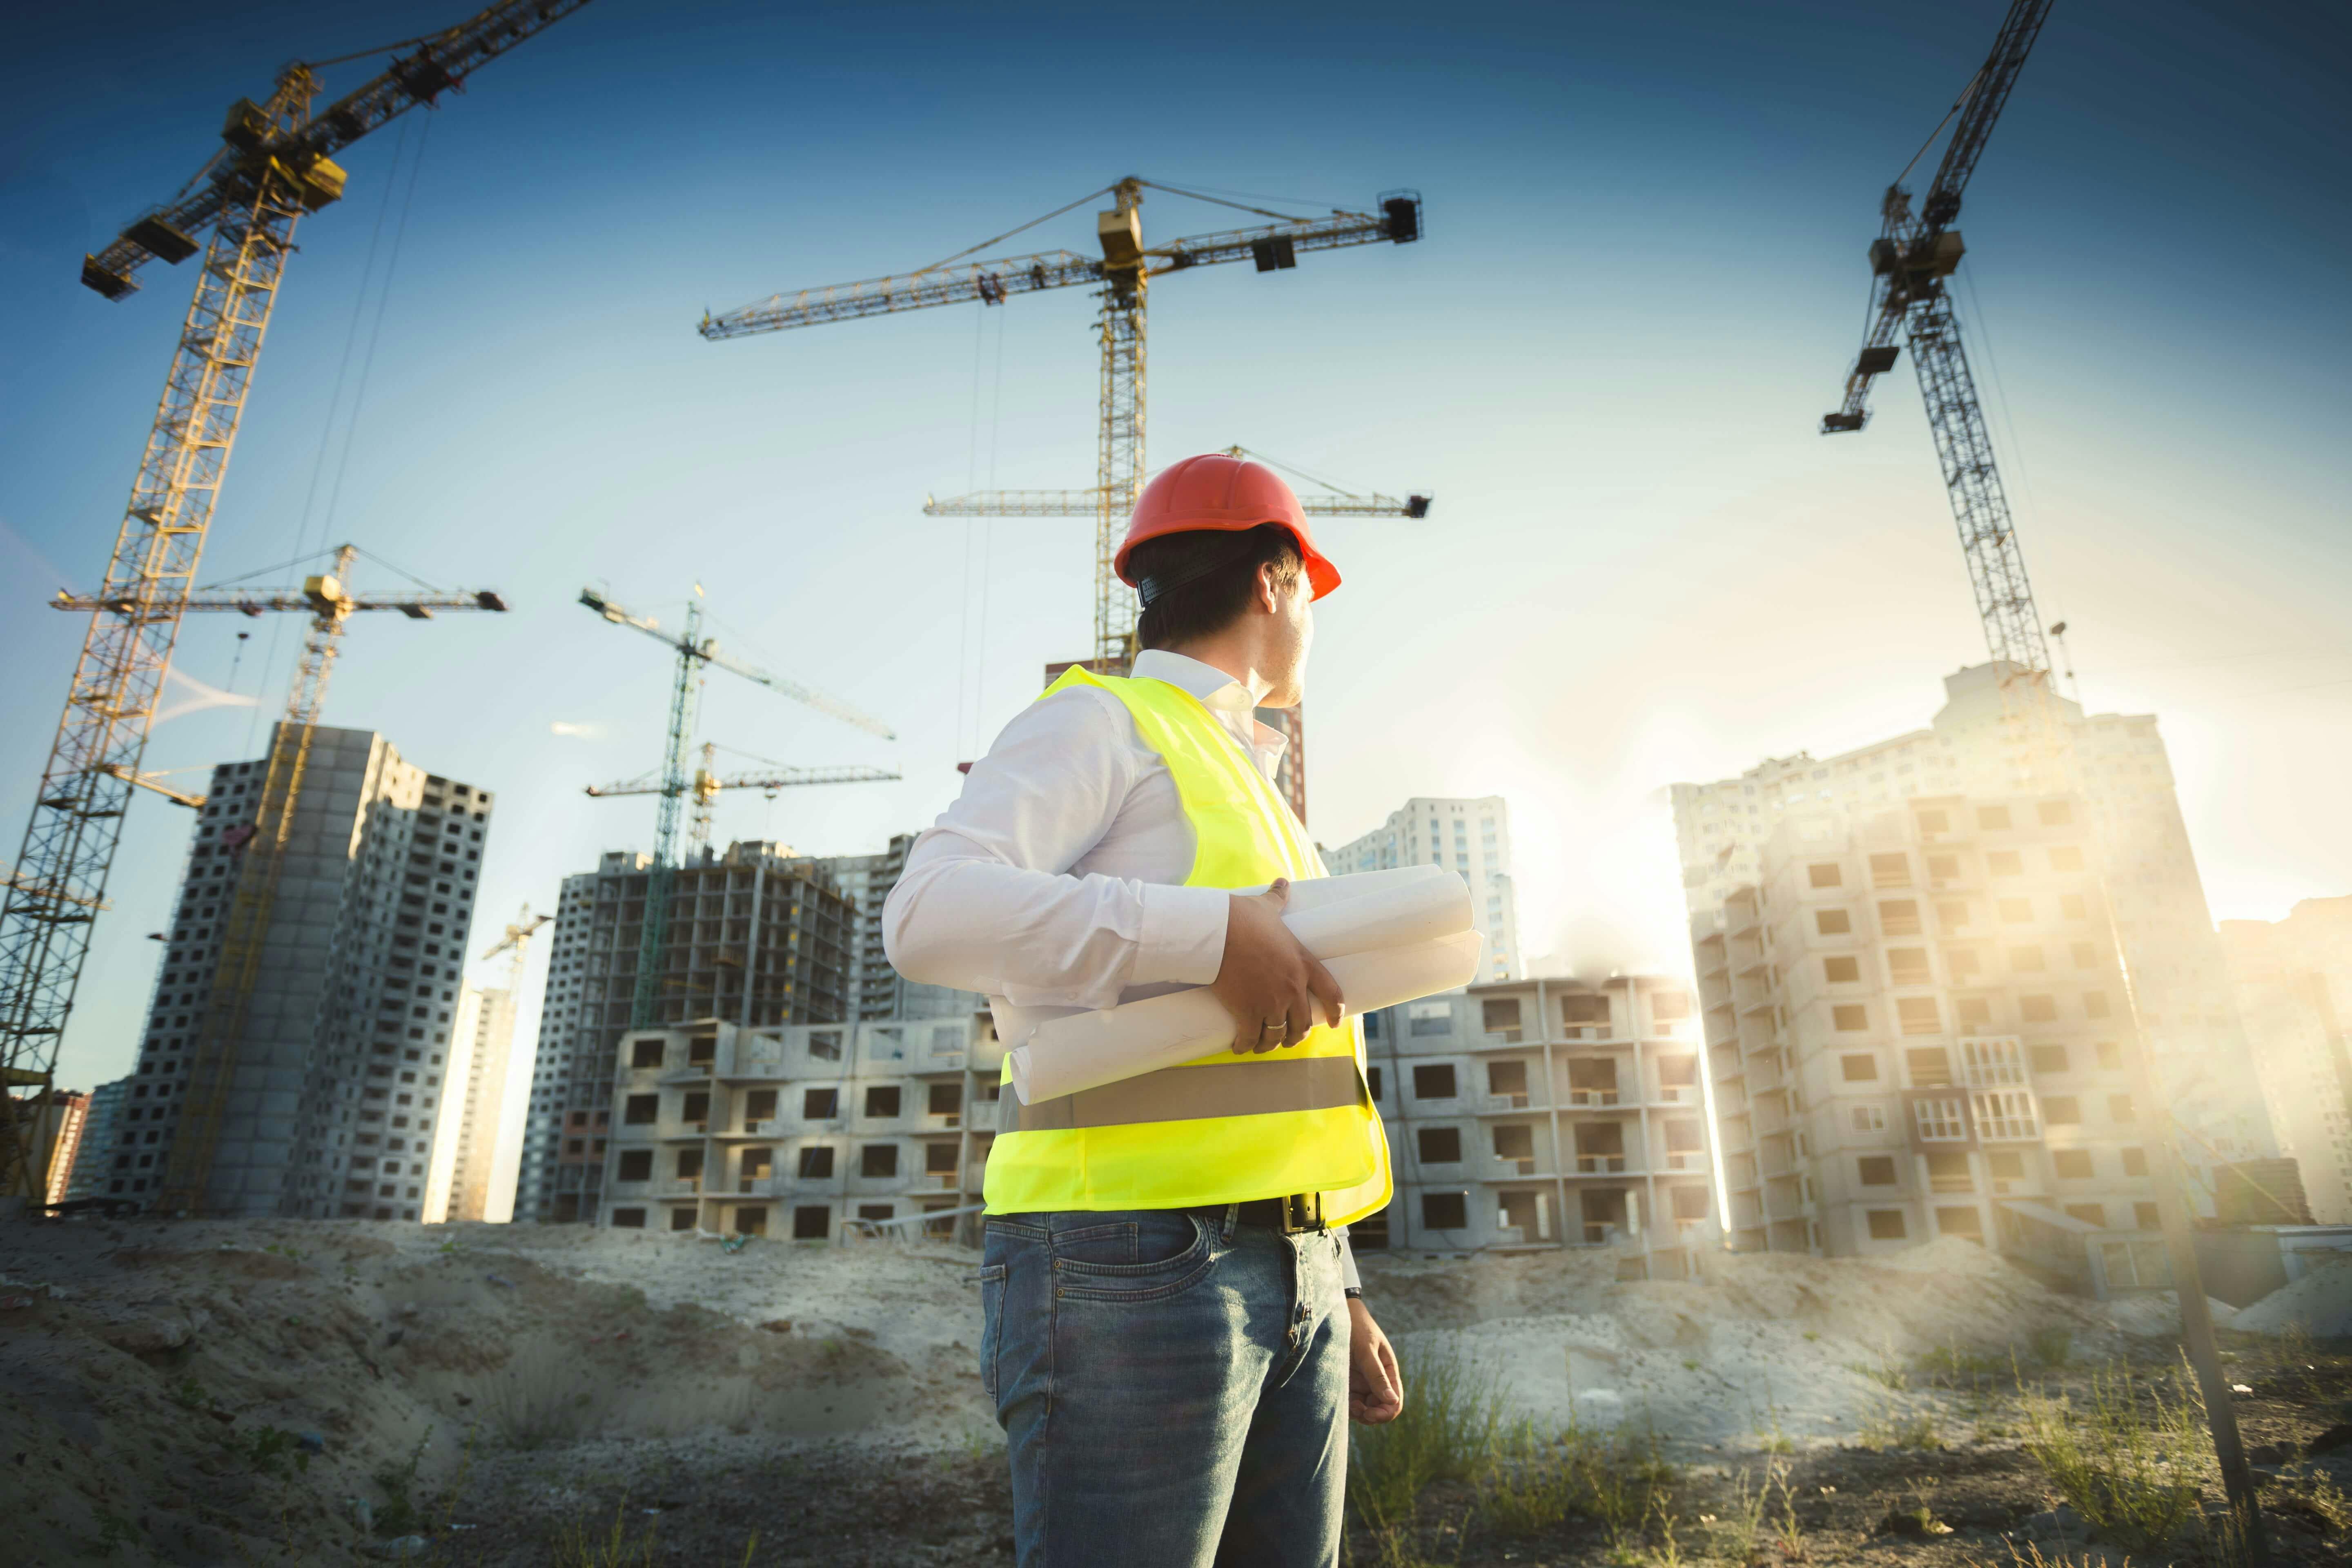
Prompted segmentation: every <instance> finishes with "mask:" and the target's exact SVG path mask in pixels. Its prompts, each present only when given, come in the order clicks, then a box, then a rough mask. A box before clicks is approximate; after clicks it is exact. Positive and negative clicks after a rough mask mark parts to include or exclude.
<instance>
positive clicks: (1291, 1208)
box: [1276, 1193, 1323, 1236]
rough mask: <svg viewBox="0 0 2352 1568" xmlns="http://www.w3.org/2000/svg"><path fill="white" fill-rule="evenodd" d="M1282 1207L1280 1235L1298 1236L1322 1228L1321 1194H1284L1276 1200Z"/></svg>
mask: <svg viewBox="0 0 2352 1568" xmlns="http://www.w3.org/2000/svg"><path fill="white" fill-rule="evenodd" d="M1276 1202H1278V1203H1280V1204H1281V1205H1282V1234H1283V1235H1285V1236H1298V1235H1301V1234H1303V1233H1305V1232H1307V1231H1314V1230H1321V1229H1322V1228H1323V1194H1320V1193H1285V1194H1283V1195H1282V1196H1281V1197H1280V1198H1278V1199H1277V1200H1276Z"/></svg>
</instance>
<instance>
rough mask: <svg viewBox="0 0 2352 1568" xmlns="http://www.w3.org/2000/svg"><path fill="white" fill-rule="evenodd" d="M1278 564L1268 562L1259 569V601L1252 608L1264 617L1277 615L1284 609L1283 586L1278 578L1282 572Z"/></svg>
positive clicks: (1260, 565)
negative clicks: (1277, 575)
mask: <svg viewBox="0 0 2352 1568" xmlns="http://www.w3.org/2000/svg"><path fill="white" fill-rule="evenodd" d="M1281 569H1282V568H1281V564H1280V563H1278V562H1273V561H1267V562H1263V563H1260V564H1259V566H1258V569H1257V601H1256V603H1255V605H1252V606H1251V607H1252V608H1253V609H1255V610H1256V611H1257V613H1258V614H1260V615H1262V616H1272V615H1277V614H1279V613H1280V612H1281V609H1282V584H1281V582H1280V581H1279V580H1278V579H1277V577H1276V573H1278V572H1279V571H1281Z"/></svg>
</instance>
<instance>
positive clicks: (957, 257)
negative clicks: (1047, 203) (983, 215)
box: [912, 185, 1118, 278]
mask: <svg viewBox="0 0 2352 1568" xmlns="http://www.w3.org/2000/svg"><path fill="white" fill-rule="evenodd" d="M1117 189H1118V186H1116V185H1105V186H1103V187H1102V188H1101V189H1100V190H1097V191H1088V192H1087V194H1086V195H1082V196H1080V197H1079V198H1078V199H1077V200H1076V201H1074V202H1072V203H1070V204H1069V205H1068V206H1058V207H1055V209H1054V210H1053V211H1052V212H1049V213H1047V214H1046V215H1045V216H1044V217H1034V218H1031V219H1030V220H1029V221H1028V222H1027V223H1024V224H1023V225H1022V226H1020V227H1019V228H1008V229H1006V230H1005V231H1004V232H1003V234H1000V235H998V236H997V237H995V238H994V239H983V240H982V241H981V242H980V243H979V244H978V245H972V246H966V247H964V248H963V249H961V250H959V251H957V252H956V253H955V254H954V255H953V256H950V257H949V258H946V260H943V261H934V262H932V263H931V264H930V265H929V267H919V268H915V270H914V273H913V274H912V275H913V276H914V277H917V278H920V277H921V276H922V275H923V274H924V273H926V272H937V271H938V270H939V269H940V268H942V267H945V266H947V265H948V264H949V263H950V262H955V261H961V260H962V259H963V258H965V257H967V256H970V255H971V254H972V253H973V252H974V251H979V250H986V249H987V248H988V247H990V246H992V245H1001V244H1003V242H1004V241H1006V240H1008V239H1011V238H1012V237H1013V236H1014V235H1016V234H1024V233H1026V232H1028V231H1029V230H1030V229H1033V228H1035V227H1036V226H1038V225H1039V224H1041V223H1049V222H1051V221H1052V220H1053V219H1055V218H1057V217H1060V216H1062V215H1063V214H1064V213H1066V212H1068V211H1069V210H1070V209H1071V208H1072V207H1082V206H1084V205H1087V203H1088V202H1090V201H1092V200H1094V199H1095V198H1096V197H1097V196H1104V195H1109V194H1110V193H1111V192H1113V191H1115V190H1117Z"/></svg>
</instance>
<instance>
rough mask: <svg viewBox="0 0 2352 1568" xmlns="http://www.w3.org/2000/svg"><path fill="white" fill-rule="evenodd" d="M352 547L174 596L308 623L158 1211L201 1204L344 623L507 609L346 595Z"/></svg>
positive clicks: (142, 779) (139, 782) (424, 597)
mask: <svg viewBox="0 0 2352 1568" xmlns="http://www.w3.org/2000/svg"><path fill="white" fill-rule="evenodd" d="M358 555H359V546H357V545H355V544H346V545H343V546H342V547H341V548H340V549H338V550H337V551H336V552H335V561H334V570H333V571H331V572H325V573H321V574H318V575H316V576H313V577H309V578H306V579H304V581H303V584H302V586H301V587H300V588H299V589H296V588H256V589H226V588H223V589H205V590H199V591H195V592H192V593H188V594H185V595H183V596H182V598H181V600H180V603H179V606H178V609H179V612H180V613H182V614H185V613H188V612H191V611H195V612H205V611H234V612H236V613H237V614H239V615H246V616H263V615H268V614H269V613H270V612H271V611H288V610H290V611H294V612H297V613H299V614H303V615H308V616H310V627H309V629H308V630H307V632H306V633H305V634H304V636H303V638H302V657H301V659H300V662H299V663H298V664H297V665H296V666H295V670H294V685H293V689H291V690H290V691H289V692H288V693H287V697H286V716H285V718H284V719H283V720H281V721H279V722H278V725H277V727H276V729H275V730H274V731H272V732H271V736H270V742H269V762H268V767H267V769H266V770H265V772H264V773H263V775H262V784H261V797H260V800H259V801H258V803H257V805H256V806H255V808H254V819H253V831H252V834H251V836H250V837H247V838H246V839H245V841H244V844H243V847H242V848H241V850H240V854H239V859H238V863H237V872H236V891H235V893H234V894H233V895H232V896H231V898H230V900H229V907H228V917H227V920H226V923H225V924H224V926H223V927H222V931H221V944H220V962H219V963H218V965H217V966H216V967H215V970H214V973H213V984H212V989H211V992H210V994H209V995H208V996H207V999H206V1001H205V1010H204V1014H203V1016H202V1017H201V1018H200V1019H199V1021H198V1024H197V1027H196V1037H195V1039H194V1043H193V1044H192V1046H191V1047H190V1052H191V1054H190V1057H189V1059H188V1091H187V1097H186V1099H185V1100H184V1102H183V1108H182V1110H181V1113H180V1120H179V1124H178V1125H177V1126H176V1127H175V1128H174V1129H173V1134H172V1151H171V1156H170V1158H169V1159H168V1160H166V1161H165V1163H164V1171H163V1184H162V1189H161V1191H160V1192H159V1194H157V1196H156V1200H155V1212H156V1213H158V1214H164V1215H177V1214H194V1213H195V1212H197V1211H198V1210H199V1209H200V1208H201V1207H202V1206H203V1202H204V1193H205V1181H206V1179H207V1178H208V1176H209V1175H210V1173H211V1171H212V1159H213V1147H214V1143H215V1140H216V1139H217V1137H218V1135H219V1131H220V1121H221V1113H222V1112H223V1110H226V1107H227V1103H228V1090H229V1084H230V1082H231V1080H232V1079H234V1078H235V1077H236V1055H237V1044H238V1042H239V1041H240V1040H241V1039H242V1038H243V1037H244V1034H245V1023H246V1015H247V1010H248V1008H249V1007H250V1006H251V1004H252V1001H253V987H254V983H255V981H256V980H257V979H258V978H259V977H260V973H261V956H262V951H263V948H264V946H265V944H266V942H267V941H268V935H269V921H270V915H271V912H272V910H274V909H275V907H276V905H277V900H278V873H279V871H280V870H281V869H282V868H283V867H284V864H285V853H286V844H287V840H288V838H289V837H291V835H292V833H293V828H294V808H295V805H296V803H297V802H298V800H299V797H300V795H301V793H302V776H303V773H304V772H305V771H306V770H307V769H308V767H309V765H310V737H311V734H312V732H313V731H315V730H316V729H317V728H318V723H319V714H320V710H322V709H323V708H324V707H325V705H326V700H327V682H328V679H329V678H330V677H331V676H332V675H333V674H334V669H335V658H336V656H337V655H338V654H339V653H340V652H341V645H342V637H343V626H344V625H345V623H347V622H348V621H350V619H351V618H352V616H354V615H357V614H360V613H361V612H362V611H368V610H397V611H399V612H400V613H401V614H402V615H404V616H408V617H409V618H410V619H412V620H429V619H431V618H432V616H433V613H434V612H435V611H436V610H488V611H493V612H499V613H503V612H504V611H505V609H506V607H507V605H506V601H505V600H504V599H502V598H500V597H499V595H498V594H496V593H495V592H493V591H491V590H489V589H480V590H474V591H458V592H455V593H446V594H445V593H437V592H433V593H423V594H407V593H402V594H369V595H356V594H353V593H352V591H351V589H350V587H349V584H350V582H351V574H352V563H353V562H354V560H355V559H356V558H357V557H358ZM49 603H50V604H51V605H53V606H54V607H56V608H58V609H60V610H81V611H88V612H90V613H91V614H93V615H103V614H108V613H112V614H117V615H121V614H126V613H129V614H135V613H136V606H135V605H133V607H132V609H131V610H130V611H128V612H126V611H124V610H123V609H121V608H120V607H119V606H116V605H108V604H106V603H104V602H103V600H102V597H101V596H100V595H73V594H68V593H65V592H63V591H62V590H61V591H59V593H58V595H57V596H56V597H55V598H53V599H51V600H50V601H49ZM107 776H108V777H110V778H111V779H113V780H114V781H115V782H117V783H119V784H122V785H124V786H125V787H137V788H142V789H149V790H153V791H154V792H155V793H157V794H159V795H164V796H166V797H168V798H170V799H171V800H173V802H174V803H175V804H178V805H186V806H191V807H200V806H202V805H204V803H205V802H204V797H203V796H202V795H183V794H181V793H179V792H178V791H175V790H173V789H171V788H169V787H168V786H166V785H164V784H160V783H159V782H157V781H156V780H155V779H154V778H153V777H152V776H150V775H146V774H141V773H128V772H126V773H121V774H116V773H109V774H108V775H107Z"/></svg>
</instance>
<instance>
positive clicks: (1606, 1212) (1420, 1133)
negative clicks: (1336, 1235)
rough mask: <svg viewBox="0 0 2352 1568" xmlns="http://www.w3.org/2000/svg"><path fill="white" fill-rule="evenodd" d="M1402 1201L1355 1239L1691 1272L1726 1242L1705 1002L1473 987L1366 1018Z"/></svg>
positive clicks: (1631, 988) (1583, 987)
mask: <svg viewBox="0 0 2352 1568" xmlns="http://www.w3.org/2000/svg"><path fill="white" fill-rule="evenodd" d="M1364 1045H1365V1053H1366V1057H1367V1058H1368V1061H1369V1064H1370V1088H1371V1091H1372V1098H1373V1100H1374V1102H1375V1103H1376V1104H1377V1105H1378V1106H1379V1107H1380V1110H1381V1121H1382V1122H1383V1123H1384V1125H1385V1126H1386V1128H1387V1131H1388V1140H1389V1153H1390V1158H1391V1163H1392V1164H1393V1167H1394V1172H1395V1182H1396V1196H1395V1197H1394V1198H1393V1199H1392V1200H1391V1204H1390V1205H1389V1207H1388V1209H1387V1210H1386V1211H1384V1212H1383V1213H1381V1214H1380V1215H1374V1216H1372V1217H1371V1218H1370V1219H1368V1220H1360V1221H1358V1222H1357V1223H1356V1225H1355V1226H1354V1227H1353V1237H1354V1242H1355V1245H1356V1246H1357V1247H1360V1248H1365V1249H1378V1248H1381V1247H1393V1248H1398V1249H1412V1250H1427V1251H1432V1252H1459V1251H1473V1250H1484V1249H1511V1248H1541V1247H1609V1248H1613V1249H1615V1251H1616V1254H1617V1256H1618V1258H1619V1260H1620V1273H1621V1274H1622V1275H1623V1276H1624V1277H1627V1278H1633V1279H1641V1278H1651V1279H1679V1278H1683V1277H1685V1275H1687V1274H1688V1273H1689V1272H1690V1271H1691V1269H1692V1267H1693V1258H1694V1254H1695V1249H1697V1248H1701V1247H1707V1246H1711V1245H1717V1244H1719V1243H1718V1239H1717V1238H1718V1237H1719V1235H1720V1232H1719V1229H1718V1227H1717V1225H1716V1222H1715V1219H1714V1217H1713V1216H1714V1210H1715V1203H1714V1164H1713V1154H1712V1152H1711V1150H1710V1146H1709V1131H1708V1114H1707V1104H1706V1093H1707V1090H1706V1079H1705V1071H1704V1064H1703V1063H1702V1062H1701V1060H1700V1052H1701V1038H1700V1029H1699V1021H1698V1009H1697V1008H1696V1005H1694V1003H1693V1000H1692V996H1691V992H1690V989H1689V987H1688V985H1687V984H1685V983H1684V982H1681V981H1678V980H1668V979H1662V978H1658V977H1654V976H1648V975H1643V976H1622V977H1618V978H1615V979H1611V980H1608V981H1604V982H1601V983H1600V984H1584V983H1581V982H1579V981H1574V980H1554V979H1534V980H1519V981H1510V982H1503V983H1498V984H1481V985H1474V986H1471V987H1470V988H1469V989H1468V990H1467V991H1465V992H1462V993H1459V994H1451V995H1444V996H1433V997H1429V998H1427V999H1426V1000H1423V1001H1420V1002H1411V1003H1407V1004H1405V1005H1402V1006H1397V1007H1390V1008H1383V1009H1381V1010H1380V1011H1378V1012H1375V1013H1372V1014H1370V1015H1369V1016H1367V1017H1366V1018H1365V1020H1364Z"/></svg>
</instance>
